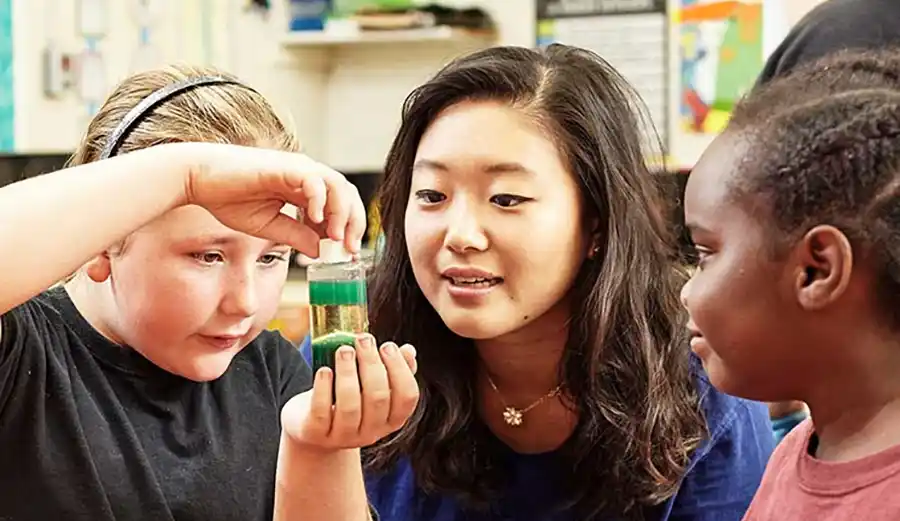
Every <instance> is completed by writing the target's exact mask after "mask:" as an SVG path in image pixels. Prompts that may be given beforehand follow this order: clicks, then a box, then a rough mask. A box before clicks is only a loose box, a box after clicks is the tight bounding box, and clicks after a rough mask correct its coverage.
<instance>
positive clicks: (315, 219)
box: [269, 154, 330, 223]
mask: <svg viewBox="0 0 900 521" xmlns="http://www.w3.org/2000/svg"><path fill="white" fill-rule="evenodd" d="M289 158H290V163H289V164H287V165H285V166H284V168H283V170H282V171H283V172H284V173H283V174H282V176H281V180H282V182H281V183H278V184H277V186H274V185H270V186H269V187H270V188H272V189H276V190H277V191H279V192H280V193H281V195H283V196H284V198H285V199H286V200H287V202H288V203H291V204H293V205H295V206H297V207H298V208H303V209H304V210H305V214H306V218H308V219H309V221H310V222H312V223H320V222H322V221H323V220H324V218H325V217H324V209H325V201H326V199H327V195H328V188H327V186H326V183H325V175H326V174H325V168H326V167H324V165H321V164H319V163H317V162H316V161H313V160H312V159H310V158H309V157H307V156H304V155H303V154H289ZM329 170H330V169H329Z"/></svg>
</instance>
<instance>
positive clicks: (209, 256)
mask: <svg viewBox="0 0 900 521" xmlns="http://www.w3.org/2000/svg"><path fill="white" fill-rule="evenodd" d="M191 256H192V257H194V258H195V259H196V260H198V261H200V262H202V263H203V264H215V263H217V262H222V261H223V260H224V258H223V257H222V254H221V253H218V252H214V251H206V252H202V253H192V254H191Z"/></svg>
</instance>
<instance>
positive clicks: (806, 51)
mask: <svg viewBox="0 0 900 521" xmlns="http://www.w3.org/2000/svg"><path fill="white" fill-rule="evenodd" d="M896 45H900V1H898V0H828V1H826V2H823V3H822V4H819V5H817V6H816V7H814V8H813V9H812V10H811V11H810V12H809V13H807V14H806V16H805V17H803V18H802V19H801V20H800V21H799V22H797V24H796V25H795V26H794V27H793V28H792V29H791V31H790V32H789V33H788V35H787V37H785V39H784V41H782V42H781V44H780V45H779V46H778V48H777V49H776V50H775V51H774V52H773V53H772V55H771V56H769V59H768V60H767V61H766V64H765V67H763V71H762V73H761V74H760V76H759V78H758V79H757V84H758V85H759V84H763V83H767V82H768V81H769V80H771V79H772V78H774V77H776V76H780V75H783V74H786V73H788V72H790V71H791V70H792V69H794V68H795V67H797V66H798V65H801V64H804V63H807V62H812V61H815V60H817V59H819V58H823V57H824V56H826V55H828V54H831V53H833V52H836V51H839V50H842V49H879V48H882V47H891V46H896Z"/></svg>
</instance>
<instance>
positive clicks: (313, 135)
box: [12, 0, 821, 172]
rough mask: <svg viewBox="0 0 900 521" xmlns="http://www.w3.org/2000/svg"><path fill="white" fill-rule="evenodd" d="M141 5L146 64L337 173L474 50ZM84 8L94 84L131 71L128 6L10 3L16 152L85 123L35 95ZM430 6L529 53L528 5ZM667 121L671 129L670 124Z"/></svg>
mask: <svg viewBox="0 0 900 521" xmlns="http://www.w3.org/2000/svg"><path fill="white" fill-rule="evenodd" d="M143 1H149V2H150V3H151V4H153V5H155V6H158V7H157V8H156V12H155V18H156V20H157V22H156V24H155V27H154V29H153V31H152V33H151V39H152V41H153V42H154V43H155V45H154V48H155V49H156V57H155V59H156V64H162V63H167V62H172V61H187V62H194V63H209V64H213V65H218V66H221V67H224V68H226V69H228V70H230V71H231V72H234V73H236V74H238V75H239V76H241V77H242V78H244V79H245V80H246V81H248V82H249V83H250V84H252V85H253V86H255V87H256V88H257V89H259V90H260V91H262V92H263V93H264V94H266V95H267V96H268V97H269V98H270V99H271V100H272V101H273V102H274V103H275V105H276V106H277V107H278V108H279V109H281V111H282V112H283V113H284V114H285V115H287V116H288V117H289V118H290V119H292V120H293V122H294V124H295V126H296V127H297V129H298V131H299V134H300V136H301V139H302V141H303V143H304V146H305V148H306V150H307V152H309V153H310V154H311V155H313V156H315V157H317V158H319V159H321V160H322V161H325V162H327V163H330V164H332V165H334V166H335V167H337V168H339V169H341V170H344V171H348V172H355V171H376V170H378V169H379V168H380V166H381V164H382V162H383V159H384V155H385V152H386V151H387V148H388V146H389V142H390V139H391V137H392V136H393V134H394V130H395V129H396V125H397V122H398V118H399V110H400V106H401V103H402V101H403V99H404V97H405V96H406V95H407V94H408V92H409V91H410V90H411V89H412V88H413V87H415V86H416V85H417V84H418V83H420V82H421V81H422V80H423V79H425V78H427V77H428V76H429V75H431V74H432V73H433V72H434V71H435V70H436V69H437V68H438V67H440V66H441V65H442V64H443V63H445V62H446V61H447V60H449V59H451V58H452V57H454V56H456V55H458V54H460V53H463V52H467V51H469V50H472V49H474V48H477V47H478V46H480V45H484V42H479V41H464V42H428V43H416V44H410V43H403V44H379V45H369V46H356V47H338V48H326V49H322V48H307V47H304V48H288V47H286V46H285V45H283V38H284V36H285V33H286V29H287V20H286V13H285V5H286V2H287V0H273V1H272V2H271V3H272V9H271V11H270V12H269V13H267V14H265V15H264V14H261V13H258V12H252V11H248V10H247V9H246V7H245V6H246V4H247V2H246V0H143ZM820 1H821V0H764V2H765V4H766V10H767V11H766V12H767V13H768V15H769V16H771V15H772V13H776V10H777V14H778V15H779V16H780V17H781V24H782V25H783V27H781V28H780V29H777V24H773V25H772V27H776V30H774V31H771V34H769V35H768V39H769V40H770V42H774V41H777V40H778V39H779V38H780V37H781V36H783V34H784V33H785V32H786V31H787V28H788V27H789V26H790V25H791V23H793V22H794V21H796V20H797V19H799V18H800V17H801V16H802V15H803V14H805V12H807V11H808V10H809V9H810V8H811V7H812V6H814V5H815V4H817V3H819V2H820ZM85 2H100V3H102V4H104V5H105V6H106V9H107V24H106V25H107V28H108V34H107V35H106V36H105V37H104V38H103V39H102V41H100V43H99V45H98V47H99V49H100V50H101V51H102V52H103V54H104V56H105V73H104V75H103V80H105V83H106V84H107V85H108V87H109V88H111V87H112V85H114V84H115V83H116V82H118V81H119V80H121V79H122V78H123V77H125V76H126V75H127V74H128V73H129V72H131V71H132V70H133V69H134V66H135V59H136V53H135V51H136V48H137V46H138V27H139V24H138V20H137V19H136V16H135V8H134V6H135V5H136V4H137V3H139V0H12V5H13V26H14V31H13V33H14V46H15V49H16V59H15V61H14V81H15V96H16V100H17V103H16V105H17V117H16V124H15V127H16V129H15V130H16V132H15V134H16V152H18V153H44V152H63V153H65V152H69V151H71V150H72V149H73V147H74V146H75V145H76V143H77V142H78V140H79V138H80V136H81V133H82V131H83V129H84V127H85V125H86V123H87V120H88V111H87V109H86V107H85V104H84V103H83V102H82V101H80V100H79V98H78V96H77V92H76V91H74V90H70V91H68V92H65V93H64V94H63V95H62V96H60V97H59V98H57V99H49V98H46V97H45V96H44V94H43V93H42V89H41V84H42V77H43V75H42V62H41V55H42V53H43V52H44V50H45V49H46V48H47V47H48V46H55V47H56V48H58V49H59V50H60V51H61V52H64V53H70V54H72V55H77V54H78V53H80V52H81V50H82V49H84V48H85V46H86V43H85V41H84V40H83V39H82V38H80V37H79V36H78V33H77V27H76V23H75V20H76V19H77V14H78V6H79V5H81V4H83V3H85ZM422 2H423V3H428V0H422ZM442 3H444V4H448V5H454V6H458V7H467V6H478V7H482V8H484V9H485V10H487V11H488V12H489V13H490V14H491V16H492V17H493V18H494V20H495V21H496V23H497V25H498V29H499V37H498V39H497V43H500V44H512V45H524V46H532V45H534V42H535V11H536V6H535V4H536V2H535V0H443V2H442ZM671 3H672V4H675V3H677V2H676V1H675V0H671ZM674 45H675V41H674V40H670V49H672V50H674V52H670V60H672V61H671V63H670V67H671V70H677V69H676V68H677V67H678V61H677V48H675V47H674ZM771 46H772V45H767V47H771ZM94 79H96V78H94ZM678 95H679V93H678V91H677V90H676V89H670V94H669V96H670V97H669V105H670V112H671V111H673V110H677V105H676V102H677V100H678ZM669 119H670V125H674V121H676V119H677V118H672V117H670V118H669ZM669 136H670V145H671V150H670V155H671V156H672V158H673V164H674V165H675V166H679V167H690V166H691V165H692V164H693V162H694V161H695V160H696V158H697V157H699V154H700V153H701V152H702V151H703V149H704V148H705V147H706V145H707V144H708V142H709V141H710V139H711V136H696V135H694V136H686V135H684V133H683V132H681V131H680V129H678V128H677V127H674V126H673V127H672V128H670V129H669Z"/></svg>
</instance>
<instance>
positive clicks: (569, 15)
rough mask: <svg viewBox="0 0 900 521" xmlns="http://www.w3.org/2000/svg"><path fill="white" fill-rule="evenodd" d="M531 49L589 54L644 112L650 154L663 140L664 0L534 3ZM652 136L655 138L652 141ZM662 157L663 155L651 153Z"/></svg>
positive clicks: (665, 80) (665, 97) (665, 79)
mask: <svg viewBox="0 0 900 521" xmlns="http://www.w3.org/2000/svg"><path fill="white" fill-rule="evenodd" d="M537 18H538V20H537V27H538V34H537V44H538V46H546V45H549V44H551V43H554V42H559V43H565V44H568V45H574V46H577V47H582V48H585V49H588V50H591V51H594V52H595V53H597V54H598V55H600V56H601V57H603V58H604V59H605V60H606V61H607V62H609V64H610V65H612V66H613V67H614V68H615V69H616V70H617V71H619V73H620V74H622V76H624V77H625V79H626V80H628V82H629V83H631V85H632V86H633V87H634V88H635V90H636V91H637V93H638V94H639V95H640V97H641V98H642V100H643V102H644V105H645V106H646V108H647V111H646V112H647V114H646V115H647V116H648V123H652V126H649V128H647V129H646V133H647V137H648V138H649V139H650V140H651V141H653V143H651V145H652V146H653V149H658V148H659V147H658V146H656V145H657V144H659V143H662V144H663V145H664V146H665V144H666V143H667V141H666V139H667V138H666V129H667V124H666V123H667V112H668V111H667V106H668V104H667V100H668V94H667V93H668V90H667V89H668V74H667V70H668V52H667V49H668V25H667V17H666V2H665V0H538V3H537ZM657 137H658V138H659V139H657ZM654 152H656V153H660V154H662V153H664V151H663V150H654Z"/></svg>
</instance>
